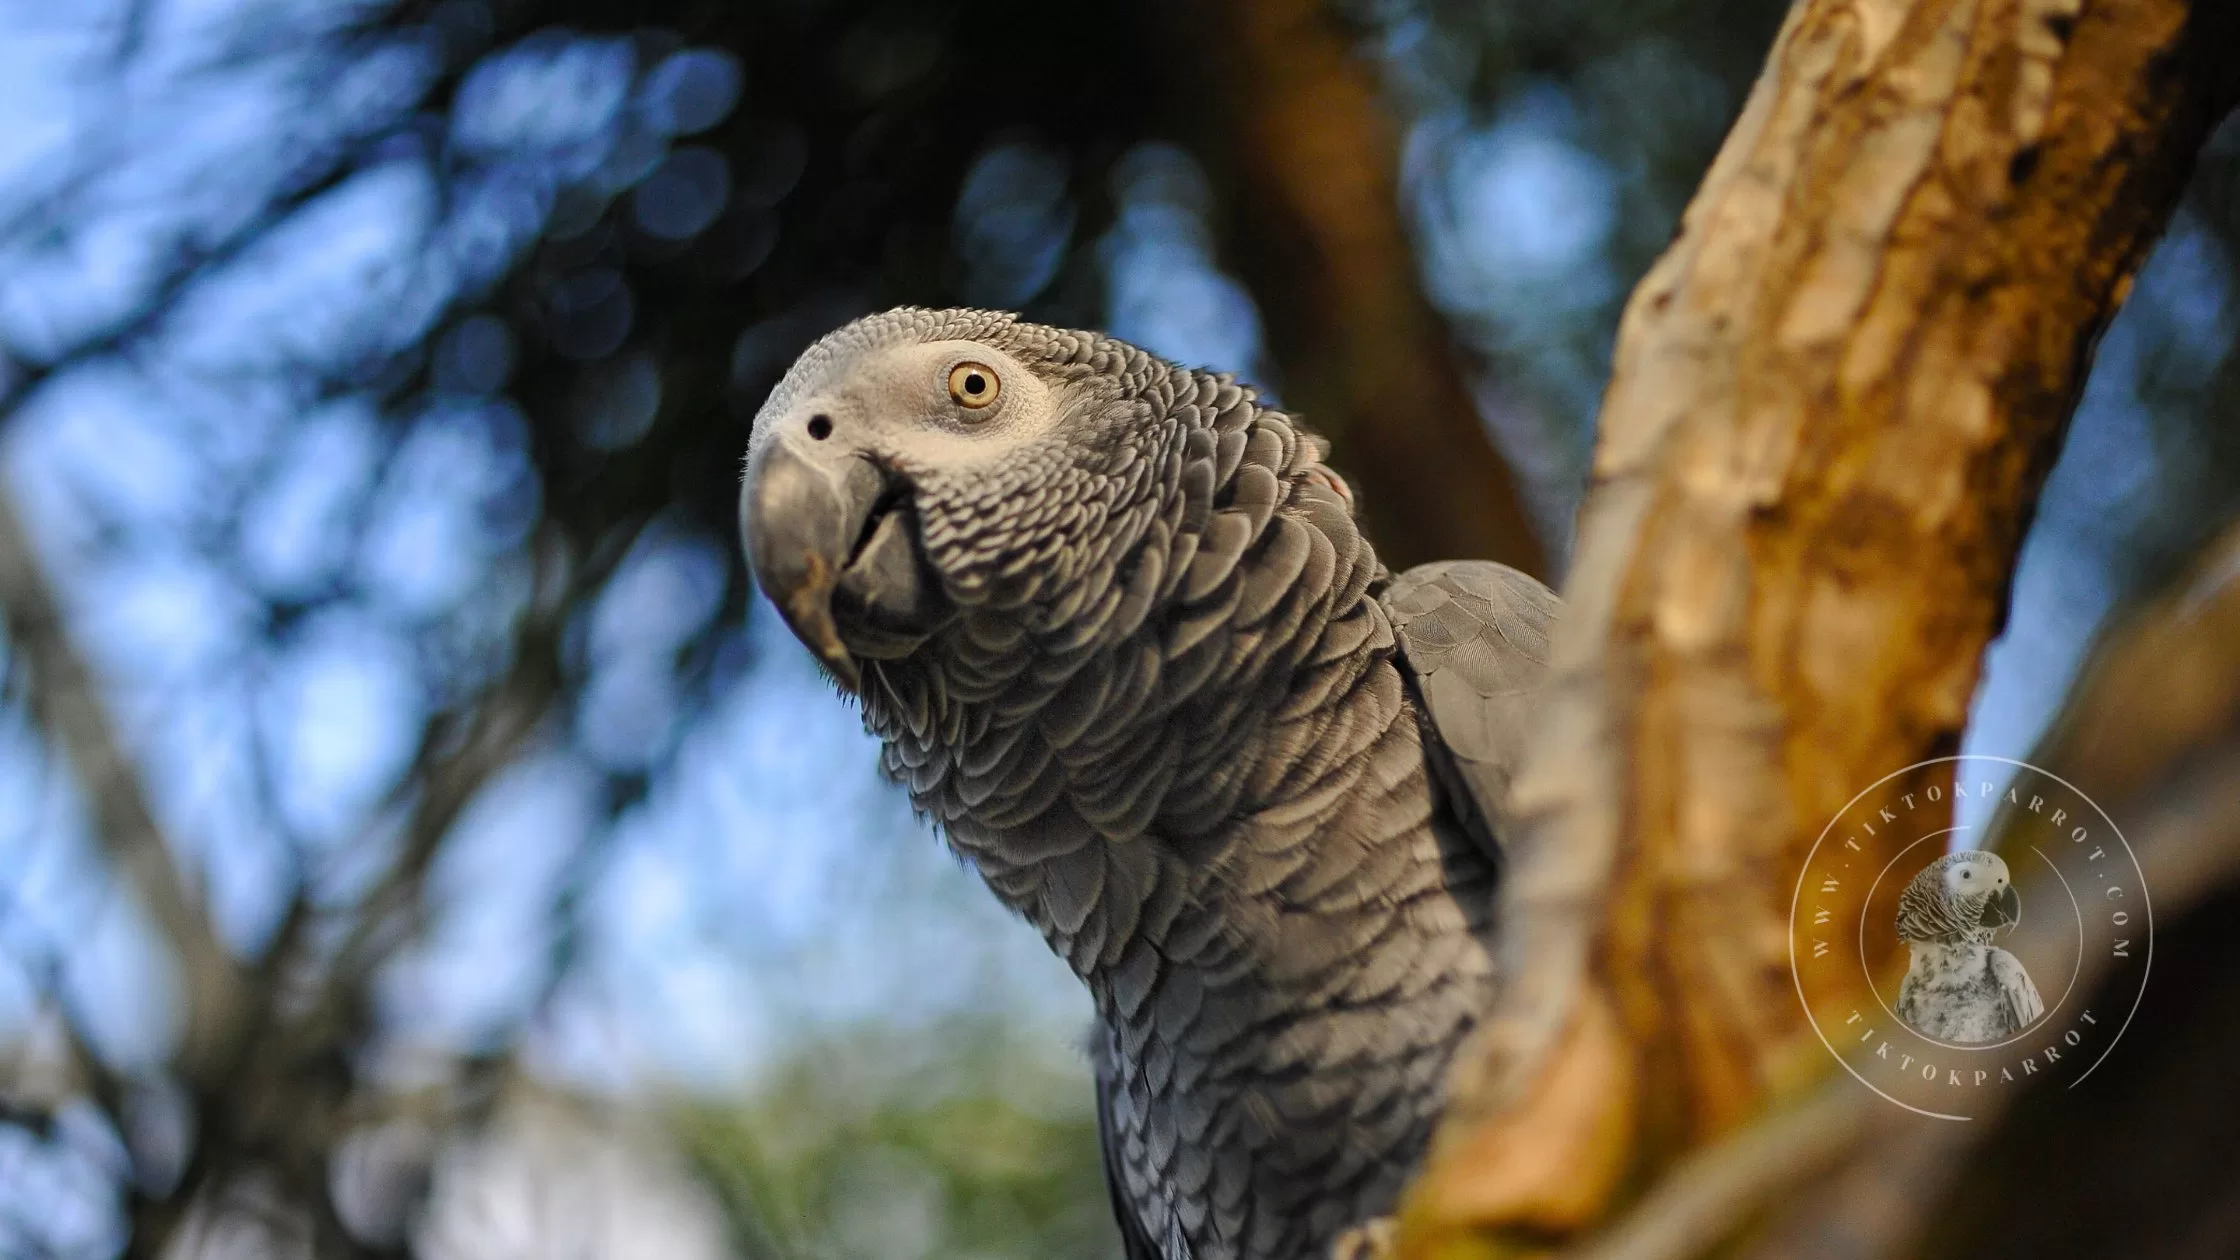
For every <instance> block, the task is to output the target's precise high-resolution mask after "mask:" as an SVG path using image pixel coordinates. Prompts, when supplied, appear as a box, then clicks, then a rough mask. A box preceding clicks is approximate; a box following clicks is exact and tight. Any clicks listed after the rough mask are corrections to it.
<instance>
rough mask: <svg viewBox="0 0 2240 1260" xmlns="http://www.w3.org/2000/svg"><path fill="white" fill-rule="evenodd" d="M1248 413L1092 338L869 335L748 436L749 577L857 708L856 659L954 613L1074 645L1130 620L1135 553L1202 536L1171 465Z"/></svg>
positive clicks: (804, 367) (1003, 320)
mask: <svg viewBox="0 0 2240 1260" xmlns="http://www.w3.org/2000/svg"><path fill="white" fill-rule="evenodd" d="M1253 399H1254V395H1253V393H1252V391H1251V390H1249V389H1246V388H1243V387H1240V386H1237V385H1235V384H1234V383H1232V382H1230V381H1229V380H1227V378H1221V377H1214V376H1212V375H1210V374H1207V373H1203V372H1193V371H1190V370H1187V369H1183V368H1179V367H1176V366H1174V365H1171V364H1168V363H1166V362H1165V361H1163V360H1161V359H1158V358H1156V357H1155V356H1153V355H1151V354H1149V353H1148V352H1145V351H1143V350H1139V349H1137V348H1136V347H1134V346H1130V345H1127V344H1126V343H1124V342H1119V341H1115V340H1113V339H1111V338H1108V337H1104V336H1102V335H1099V334H1096V333H1088V332H1074V331H1068V330H1064V329H1057V328H1049V327H1044V326H1042V325H1037V324H1031V323H1027V322H1024V321H1021V320H1019V319H1017V318H1016V317H1014V316H1011V315H1008V314H1004V313H1000V312H992V311H975V310H946V311H934V310H919V309H914V308H903V309H899V310H892V311H887V312H884V313H882V314H878V315H872V316H869V317H866V318H864V319H860V320H857V321H855V322H854V323H852V324H849V325H847V326H845V327H843V328H841V329H839V330H838V331H836V332H834V333H831V334H829V335H828V336H826V337H825V338H823V339H822V340H821V341H819V342H817V343H816V344H815V345H813V346H812V347H810V348H809V350H808V351H806V352H805V353H804V354H803V355H802V356H801V358H800V359H799V360H798V361H797V362H796V363H795V364H794V366H793V368H792V370H791V371H789V372H788V373H787V375H786V376H785V378H784V379H783V380H782V381H781V382H780V383H779V385H778V386H777V388H776V389H775V390H773V391H772V392H771V395H770V398H769V400H768V401H767V402H766V403H765V404H764V405H763V407H762V410H761V412H760V413H759V414H758V415H757V416H756V418H755V422H754V431H753V435H752V437H751V438H750V439H749V444H748V449H747V466H746V474H745V477H744V480H743V481H742V483H741V486H740V501H739V511H740V525H741V529H742V531H743V534H744V541H745V544H746V552H747V559H748V563H749V566H750V567H751V568H752V569H753V571H754V575H755V578H756V580H757V582H758V583H760V585H761V586H762V588H763V590H764V591H765V592H766V593H767V594H768V595H769V596H770V598H771V600H772V601H773V602H774V603H775V604H776V605H777V607H778V609H779V611H780V613H781V614H782V615H783V616H784V618H785V620H786V623H787V625H789V626H790V627H791V628H792V629H793V632H794V633H795V634H796V635H797V636H798V637H799V638H800V639H801V640H802V642H803V643H805V644H807V645H808V647H809V648H810V650H811V651H813V652H814V653H815V654H816V655H817V657H818V658H819V659H820V660H821V661H822V662H823V663H824V665H825V667H826V668H827V669H828V670H829V671H830V672H831V674H832V675H833V677H835V678H836V679H838V680H839V681H840V683H841V684H842V685H843V686H845V687H847V688H848V689H850V690H851V691H858V692H859V693H860V692H861V691H862V690H863V688H862V682H861V674H862V664H863V662H864V661H866V660H883V661H896V660H900V659H902V658H906V657H910V656H911V655H912V654H913V653H917V652H919V651H920V649H921V648H922V647H924V645H925V644H926V643H927V641H928V640H929V639H931V638H934V637H935V636H936V635H937V634H938V633H939V632H940V631H941V630H943V629H944V628H945V627H948V626H950V625H952V624H954V623H955V622H956V621H957V620H959V619H960V618H961V617H964V616H966V615H968V614H971V615H977V616H978V617H979V619H980V622H981V624H982V625H983V626H985V625H986V624H987V623H990V622H1001V623H1003V626H1004V630H1005V631H1006V632H1015V633H1017V634H1020V635H1024V636H1030V637H1034V638H1037V639H1039V640H1041V641H1043V642H1046V643H1047V642H1049V641H1050V640H1052V639H1053V638H1065V637H1067V636H1068V635H1069V634H1071V635H1072V637H1073V639H1074V641H1075V642H1076V643H1077V644H1078V642H1080V641H1085V640H1087V639H1089V638H1093V637H1094V635H1095V630H1096V628H1097V627H1096V626H1095V625H1094V624H1092V623H1095V622H1097V621H1099V620H1103V621H1106V622H1110V621H1112V620H1114V614H1115V612H1116V609H1125V608H1126V607H1127V606H1128V605H1129V604H1130V603H1131V602H1135V601H1132V600H1130V599H1129V598H1127V597H1128V596H1130V595H1131V594H1132V593H1131V592H1129V591H1127V590H1125V589H1124V588H1125V587H1126V585H1127V578H1128V577H1129V575H1130V574H1131V573H1134V572H1136V571H1138V570H1140V569H1141V568H1142V566H1141V565H1138V564H1132V563H1130V562H1129V559H1130V557H1131V556H1133V555H1135V554H1136V553H1137V552H1138V551H1139V550H1141V549H1142V546H1143V544H1144V543H1145V542H1147V541H1165V542H1170V543H1171V542H1172V541H1173V537H1174V535H1176V534H1179V533H1184V532H1189V531H1191V530H1194V529H1196V528H1198V527H1200V526H1202V525H1203V523H1204V518H1205V517H1206V516H1207V515H1208V514H1209V513H1210V510H1211V508H1212V507H1213V504H1212V502H1211V500H1212V496H1213V492H1214V488H1213V487H1212V486H1211V485H1210V484H1209V485H1205V486H1192V485H1189V484H1187V483H1189V482H1190V481H1191V480H1192V479H1191V477H1189V476H1186V475H1185V468H1184V465H1185V463H1186V461H1187V460H1188V459H1191V458H1196V459H1197V460H1198V461H1199V462H1202V463H1206V464H1208V465H1209V466H1210V465H1211V464H1213V463H1214V462H1215V461H1213V460H1212V459H1211V454H1212V452H1213V449H1214V446H1215V440H1216V434H1215V433H1214V424H1215V421H1216V419H1217V417H1219V416H1220V415H1221V413H1223V412H1231V411H1241V412H1245V413H1257V411H1258V408H1257V407H1256V406H1255V405H1254V401H1253ZM1237 444H1238V445H1240V446H1241V445H1242V441H1241V435H1240V437H1239V439H1238V440H1237ZM1297 462H1307V463H1311V462H1313V460H1312V457H1311V456H1309V457H1307V458H1306V459H1304V460H1302V461H1297ZM1329 480H1330V481H1331V483H1332V484H1334V485H1341V484H1342V483H1338V482H1336V479H1335V478H1334V477H1331V478H1329ZM1185 499H1188V500H1189V502H1188V503H1187V504H1185V503H1184V500H1185ZM1146 576H1151V575H1146ZM1169 576H1172V575H1171V574H1170V575H1169ZM1169 585H1170V586H1171V585H1172V583H1169ZM1133 612H1134V615H1136V616H1138V617H1140V616H1141V615H1142V614H1143V612H1144V610H1143V609H1142V608H1135V609H1134V610H1133ZM1075 632H1078V633H1075Z"/></svg>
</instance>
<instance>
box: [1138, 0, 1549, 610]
mask: <svg viewBox="0 0 2240 1260" xmlns="http://www.w3.org/2000/svg"><path fill="white" fill-rule="evenodd" d="M1162 16H1163V17H1164V19H1165V23H1166V26H1167V29H1168V30H1169V31H1171V32H1172V33H1173V38H1171V39H1170V40H1169V41H1168V44H1169V46H1170V47H1172V48H1173V49H1174V50H1175V51H1176V52H1177V53H1186V54H1194V55H1195V58H1196V60H1192V59H1191V58H1190V57H1188V56H1185V57H1183V58H1181V61H1183V62H1184V63H1186V64H1183V65H1181V66H1179V67H1178V68H1181V69H1183V70H1185V71H1186V73H1185V74H1184V75H1183V76H1182V77H1181V78H1179V79H1178V80H1177V82H1176V83H1175V84H1174V89H1175V91H1176V92H1177V93H1178V99H1179V100H1180V101H1182V102H1184V103H1185V104H1187V105H1188V106H1189V107H1191V108H1190V117H1188V118H1187V119H1186V122H1188V123H1189V124H1190V125H1192V126H1194V127H1196V128H1198V129H1199V130H1200V132H1201V136H1200V139H1201V142H1202V143H1203V145H1204V146H1205V147H1206V148H1207V149H1208V150H1210V151H1211V152H1212V153H1214V154H1215V155H1217V157H1218V159H1219V160H1217V161H1216V162H1215V163H1214V165H1215V167H1216V170H1217V172H1218V173H1219V174H1220V175H1222V176H1223V177H1224V181H1225V183H1226V184H1227V185H1228V186H1229V187H1230V188H1231V189H1232V190H1233V195H1231V196H1229V197H1227V198H1226V199H1225V209H1226V213H1227V214H1228V215H1229V216H1230V223H1229V231H1228V232H1227V233H1226V234H1225V240H1224V246H1225V250H1226V253H1227V256H1228V257H1229V258H1230V259H1231V260H1232V261H1233V262H1234V263H1235V264H1236V266H1237V268H1238V270H1239V271H1240V272H1241V273H1242V274H1243V276H1244V279H1245V281H1246V283H1247V285H1248V286H1249V287H1250V288H1251V290H1252V292H1253V293H1254V295H1256V296H1257V297H1258V298H1259V300H1260V313H1261V318H1262V319H1263V320H1264V321H1265V322H1266V331H1267V337H1268V343H1269V349H1270V351H1271V352H1272V356H1273V358H1274V359H1275V362H1276V365H1277V368H1278V370H1279V371H1280V373H1281V379H1280V380H1279V381H1278V385H1279V386H1280V391H1281V393H1282V396H1283V402H1284V405H1285V406H1286V408H1287V409H1289V410H1291V411H1293V412H1295V413H1297V414H1299V415H1301V416H1303V417H1305V419H1306V420H1307V422H1308V423H1309V424H1311V425H1313V426H1314V427H1315V428H1316V429H1317V430H1318V431H1320V432H1322V433H1324V434H1326V435H1328V436H1329V437H1330V438H1331V439H1332V440H1333V441H1334V442H1335V444H1336V450H1335V451H1334V452H1333V456H1332V462H1333V463H1335V464H1336V465H1337V466H1338V467H1339V468H1340V469H1341V470H1343V471H1344V472H1345V474H1346V476H1347V477H1348V478H1349V479H1350V480H1351V481H1352V482H1353V484H1354V487H1355V489H1357V490H1358V491H1359V492H1360V501H1361V504H1362V511H1363V514H1364V515H1365V516H1366V517H1367V518H1368V522H1369V536H1370V537H1371V538H1374V539H1375V540H1376V542H1377V551H1378V552H1379V554H1380V555H1382V556H1383V557H1384V559H1385V560H1386V561H1387V562H1388V563H1390V564H1391V565H1393V567H1395V568H1396V569H1397V568H1402V567H1406V566H1408V565H1412V564H1416V563H1419V562H1421V561H1425V560H1444V559H1456V558H1463V557H1467V558H1470V559H1483V560H1500V561H1502V562H1504V563H1507V564H1510V565H1513V566H1515V567H1517V568H1519V569H1523V570H1525V571H1526V572H1528V573H1533V574H1538V575H1545V574H1546V573H1547V566H1546V561H1545V557H1544V555H1543V553H1542V549H1541V547H1540V544H1539V542H1538V540H1537V539H1536V538H1535V537H1534V535H1533V532H1532V527H1531V525H1530V524H1529V523H1528V522H1527V520H1526V517H1525V513H1524V509H1523V506H1522V504H1521V502H1520V500H1519V499H1518V497H1517V493H1516V485H1515V482H1514V480H1513V479H1512V477H1511V476H1510V473H1509V470H1508V467H1507V465H1505V464H1504V463H1503V462H1502V460H1501V457H1500V456H1499V455H1498V454H1496V453H1495V451H1494V449H1493V445H1492V443H1491V441H1490V440H1489V439H1488V438H1487V436H1486V432H1485V428H1484V425H1483V424H1482V423H1481V422H1480V420H1479V418H1478V412H1477V408H1476V406H1475V405H1474V404H1473V403H1472V402H1471V399H1470V393H1469V390H1468V389H1467V387H1466V386H1465V385H1464V382H1463V379H1462V375H1461V372H1460V370H1459V368H1458V365H1457V363H1456V361H1455V357H1454V354H1453V351H1452V349H1451V347H1450V345H1449V341H1448V338H1447V335H1446V331H1445V329H1444V327H1443V326H1442V325H1441V323H1440V320H1439V316H1438V314H1437V313H1436V312H1434V311H1433V310H1432V309H1431V306H1430V304H1429V303H1428V302H1427V301H1426V300H1425V299H1424V296H1423V290H1422V286H1421V285H1420V284H1418V283H1417V280H1416V264H1415V259H1414V256H1413V254H1412V252H1411V250H1410V246H1409V243H1408V239H1407V234H1406V232H1405V231H1404V230H1403V229H1402V227H1401V222H1400V201H1399V178H1398V168H1399V159H1398V148H1397V145H1396V142H1395V137H1394V134H1393V127H1392V122H1391V120H1390V118H1389V117H1388V116H1387V115H1386V112H1385V110H1384V107H1383V102H1382V101H1381V100H1380V99H1379V92H1378V87H1377V82H1376V74H1375V67H1374V66H1372V65H1371V64H1370V63H1368V62H1367V61H1366V60H1365V59H1363V58H1362V57H1360V56H1358V55H1356V52H1355V49H1354V46H1353V45H1354V39H1353V37H1352V35H1351V33H1350V32H1348V31H1347V30H1346V29H1345V27H1344V26H1343V25H1342V24H1341V23H1340V21H1339V20H1338V18H1337V17H1336V16H1335V15H1334V14H1332V13H1331V12H1330V7H1329V5H1328V3H1327V2H1326V0H1219V3H1215V4H1210V5H1188V4H1182V3H1178V2H1177V0H1168V3H1166V4H1165V5H1164V6H1162Z"/></svg>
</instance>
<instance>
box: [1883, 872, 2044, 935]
mask: <svg viewBox="0 0 2240 1260" xmlns="http://www.w3.org/2000/svg"><path fill="white" fill-rule="evenodd" d="M2021 921H2022V899H2021V897H2020V896H2019V895H2017V894H2016V892H2015V890H2014V881H2013V879H2012V877H2011V876H2009V874H2008V873H2007V864H2006V861H2005V859H2003V858H2001V857H2000V856H1999V855H1998V854H1996V853H1984V852H1980V851H1976V850H1968V851H1966V852H1962V853H1949V854H1946V855H1945V856H1944V857H1941V858H1938V859H1937V860H1936V861H1934V862H1931V863H1930V864H1929V865H1928V866H1926V867H1923V868H1922V870H1921V872H1920V873H1919V874H1917V875H1915V876H1914V877H1913V882H1912V883H1911V884H1909V885H1907V887H1906V891H1905V894H1904V895H1903V896H1902V897H1900V898H1899V902H1898V934H1899V935H1900V936H1902V937H1904V938H1906V939H1908V940H1921V941H1931V940H1946V939H1956V938H1968V939H1980V940H1982V941H1985V942H1988V941H1989V940H1990V938H1991V935H1992V934H1993V933H1995V932H1997V931H1999V930H2000V929H2002V928H2010V927H2013V926H2015V925H2016V924H2018V923H2020V922H2021Z"/></svg>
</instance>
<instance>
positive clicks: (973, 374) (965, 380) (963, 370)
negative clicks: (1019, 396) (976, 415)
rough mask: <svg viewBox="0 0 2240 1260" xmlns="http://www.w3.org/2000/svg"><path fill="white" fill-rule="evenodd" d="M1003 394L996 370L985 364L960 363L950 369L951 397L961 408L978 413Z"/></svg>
mask: <svg viewBox="0 0 2240 1260" xmlns="http://www.w3.org/2000/svg"><path fill="white" fill-rule="evenodd" d="M1002 392H1003V385H1002V383H1001V382H999V381H997V380H996V372H995V369H994V368H991V367H989V366H988V365H987V364H985V363H959V364H958V365H956V366H955V367H953V368H950V369H949V397H950V399H951V400H953V401H954V402H955V403H956V404H957V405H958V406H960V407H970V408H972V409H973V410H975V411H978V410H979V409H980V408H982V407H985V406H987V405H988V404H989V403H992V402H994V401H995V400H996V395H997V394H1000V393H1002Z"/></svg>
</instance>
